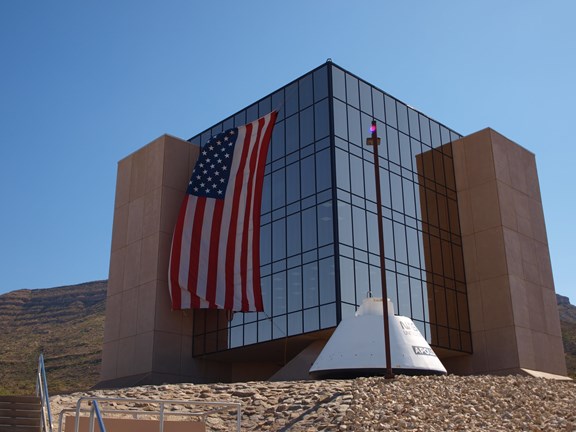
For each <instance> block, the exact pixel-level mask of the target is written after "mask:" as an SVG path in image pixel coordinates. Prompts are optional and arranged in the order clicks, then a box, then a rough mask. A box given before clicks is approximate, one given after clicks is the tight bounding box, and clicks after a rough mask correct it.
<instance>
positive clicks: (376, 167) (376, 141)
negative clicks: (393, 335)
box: [366, 120, 394, 379]
mask: <svg viewBox="0 0 576 432" xmlns="http://www.w3.org/2000/svg"><path fill="white" fill-rule="evenodd" d="M370 131H371V132H372V138H368V139H367V140H366V144H368V145H371V146H372V148H373V149H374V179H375V181H376V209H377V214H378V243H379V245H380V278H381V279H382V311H383V313H384V346H385V350H386V374H385V378H386V379H392V378H394V373H393V372H392V360H391V358H390V325H389V321H388V319H389V318H388V288H387V286H386V267H385V257H384V227H383V225H382V195H381V194H380V163H379V161H378V146H379V145H380V138H378V133H377V129H376V120H372V126H371V127H370Z"/></svg>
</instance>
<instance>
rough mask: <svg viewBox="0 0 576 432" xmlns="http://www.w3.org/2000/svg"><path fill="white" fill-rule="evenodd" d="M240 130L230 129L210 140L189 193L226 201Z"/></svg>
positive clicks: (191, 182)
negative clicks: (225, 196)
mask: <svg viewBox="0 0 576 432" xmlns="http://www.w3.org/2000/svg"><path fill="white" fill-rule="evenodd" d="M237 137H238V129H236V128H234V129H228V130H227V131H224V132H221V133H219V134H218V135H214V136H213V137H212V138H210V139H209V140H208V141H207V142H206V144H205V145H204V146H203V147H202V148H201V149H200V156H198V160H197V161H196V165H195V166H194V170H193V171H192V177H191V178H190V182H189V183H188V190H187V192H188V193H189V194H190V195H196V196H199V197H206V198H217V199H224V195H225V194H226V187H227V186H228V179H229V178H230V167H231V166H232V156H233V155H234V146H235V145H236V138H237Z"/></svg>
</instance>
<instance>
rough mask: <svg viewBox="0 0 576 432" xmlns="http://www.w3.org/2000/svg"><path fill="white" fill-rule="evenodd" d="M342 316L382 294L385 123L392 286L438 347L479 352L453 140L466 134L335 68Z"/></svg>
mask: <svg viewBox="0 0 576 432" xmlns="http://www.w3.org/2000/svg"><path fill="white" fill-rule="evenodd" d="M332 89H333V115H334V120H333V121H334V144H335V165H336V188H337V201H336V205H337V212H338V236H337V237H338V241H339V243H338V250H339V276H340V286H341V313H342V317H343V318H346V317H350V316H352V315H353V314H354V312H355V310H356V308H357V306H358V305H359V304H361V302H362V300H363V299H364V298H365V297H366V296H367V295H368V293H369V292H370V293H371V295H372V296H375V297H381V296H382V287H381V281H380V279H381V275H380V263H379V256H378V247H379V246H378V228H377V223H378V221H377V213H376V212H377V210H376V191H375V182H374V164H373V160H374V158H373V151H372V148H371V147H369V146H366V145H365V142H366V138H368V137H369V134H370V132H369V128H370V124H371V121H372V119H373V118H374V119H376V121H377V123H378V135H379V137H380V138H381V145H380V147H379V164H380V181H381V194H382V210H383V222H384V241H385V258H386V260H385V261H386V263H385V265H386V283H387V288H388V297H389V298H390V299H391V300H392V302H393V303H394V311H395V314H399V315H404V316H408V317H411V318H412V319H413V320H414V323H415V324H416V326H417V327H418V328H419V330H420V331H421V332H422V334H423V335H424V336H425V337H426V338H427V340H428V341H429V342H430V343H431V344H432V345H434V346H438V347H443V348H449V349H453V350H459V351H468V352H470V351H471V341H470V326H469V321H468V302H467V297H466V281H465V277H464V264H463V259H462V239H461V235H460V227H459V216H458V206H457V199H456V185H455V179H454V165H453V161H452V147H451V141H453V140H455V139H458V138H460V135H458V134H456V133H455V132H453V131H451V130H449V129H448V128H446V127H445V126H443V125H441V124H439V123H437V122H435V121H434V120H432V119H430V118H428V117H426V116H425V115H423V114H421V113H419V112H418V111H416V110H414V109H412V108H411V107H409V106H407V105H406V104H404V103H402V102H400V101H398V100H396V99H394V98H393V97H391V96H389V95H388V94H386V93H384V92H382V91H381V90H379V89H377V88H375V87H373V86H371V85H370V84H368V83H366V82H365V81H363V80H361V79H359V78H357V77H356V76H354V75H352V74H350V73H348V72H346V71H344V70H342V69H340V68H339V67H337V66H335V65H333V66H332Z"/></svg>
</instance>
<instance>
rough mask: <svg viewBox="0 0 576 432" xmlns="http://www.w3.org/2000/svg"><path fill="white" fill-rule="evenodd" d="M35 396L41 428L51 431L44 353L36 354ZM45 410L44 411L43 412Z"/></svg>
mask: <svg viewBox="0 0 576 432" xmlns="http://www.w3.org/2000/svg"><path fill="white" fill-rule="evenodd" d="M36 396H37V397H39V398H40V404H41V417H42V429H43V430H44V431H45V432H52V412H51V411H50V395H49V394H48V380H47V379H46V368H45V367H44V354H42V353H40V356H38V373H37V374H36ZM44 410H46V413H44Z"/></svg>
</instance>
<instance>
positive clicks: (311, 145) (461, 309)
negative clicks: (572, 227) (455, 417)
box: [190, 63, 472, 355]
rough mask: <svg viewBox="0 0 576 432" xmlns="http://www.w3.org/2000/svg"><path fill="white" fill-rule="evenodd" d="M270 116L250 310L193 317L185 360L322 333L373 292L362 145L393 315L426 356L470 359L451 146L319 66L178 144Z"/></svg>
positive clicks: (405, 112) (376, 279)
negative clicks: (258, 308) (256, 281)
mask: <svg viewBox="0 0 576 432" xmlns="http://www.w3.org/2000/svg"><path fill="white" fill-rule="evenodd" d="M270 109H277V110H278V111H279V116H278V119H277V122H276V126H275V128H274V132H273V135H272V140H271V144H270V150H269V154H268V159H267V163H266V175H265V177H264V185H263V191H262V205H261V230H260V260H261V262H260V264H261V269H260V270H261V275H262V277H261V287H262V295H263V302H264V311H263V312H260V313H235V314H234V316H233V319H232V320H231V321H228V317H227V316H226V314H224V313H222V312H218V311H203V312H202V313H195V320H194V337H193V353H194V355H204V354H209V353H212V352H218V351H222V350H226V349H229V348H234V347H242V346H246V345H250V344H255V343H261V342H267V341H270V340H274V339H279V338H285V337H287V336H290V337H298V335H301V334H303V333H309V332H316V331H318V330H323V329H329V328H332V327H334V326H336V325H337V324H338V322H339V321H340V320H341V319H343V318H346V317H350V316H353V314H354V312H355V310H356V308H357V307H358V306H359V304H360V303H361V302H362V300H363V299H364V298H365V297H366V296H367V295H368V293H369V292H370V293H371V294H372V295H373V296H381V295H382V286H381V285H382V284H381V281H380V268H379V266H380V262H379V258H378V254H379V250H378V248H379V246H378V236H377V215H376V210H377V209H376V189H375V185H374V161H373V149H372V148H370V147H367V146H366V145H365V140H366V138H367V137H368V136H369V131H368V127H369V125H370V122H371V120H372V118H373V117H374V118H375V119H376V120H377V122H378V134H379V136H380V138H381V145H380V147H379V156H380V160H379V164H380V182H381V184H380V186H381V199H382V214H383V226H384V243H385V248H384V249H385V250H384V256H385V258H386V260H385V261H386V281H387V288H388V296H389V298H390V299H391V300H392V302H393V303H394V310H395V313H398V314H401V315H405V316H409V317H411V318H412V319H413V320H414V322H415V324H416V326H417V327H418V328H419V329H420V331H421V332H422V334H423V335H424V336H425V337H426V339H427V340H428V341H429V342H430V343H431V344H432V345H433V346H437V347H442V348H446V349H451V350H456V351H468V352H470V351H471V348H472V347H471V339H470V324H469V316H468V303H467V295H466V280H465V273H464V264H463V258H462V247H461V244H462V242H461V234H460V226H459V216H458V205H457V201H456V191H455V189H456V188H455V178H454V168H453V161H452V150H451V141H452V140H455V139H458V138H460V136H459V135H458V134H457V133H456V132H454V131H451V130H450V129H448V128H447V127H445V126H443V125H441V124H439V123H437V122H436V121H433V120H431V119H430V118H428V117H427V116H425V115H424V114H422V113H419V112H418V111H416V110H414V109H413V108H410V107H408V106H407V105H406V104H404V103H402V102H400V101H398V100H397V99H395V98H393V97H392V96H390V95H388V94H386V93H385V92H383V91H381V90H380V89H377V88H375V87H374V86H372V85H370V84H369V83H367V82H365V81H363V80H362V79H360V78H358V77H356V76H354V75H352V74H350V73H348V72H346V71H344V70H343V69H341V68H339V67H337V66H336V65H334V64H332V63H327V64H325V65H323V66H321V67H319V68H317V69H316V70H314V71H312V72H310V73H308V74H306V75H305V76H303V77H300V78H299V79H297V80H295V81H294V82H292V83H290V84H288V85H287V86H286V87H284V88H282V89H280V90H278V91H276V92H274V93H273V94H271V95H269V96H267V97H265V98H263V99H262V100H260V101H258V102H256V103H254V104H252V105H251V106H249V107H248V108H246V109H244V110H242V111H240V112H238V113H237V114H235V115H233V116H231V117H229V118H228V119H225V120H224V121H222V122H220V123H218V124H217V125H215V126H213V127H212V128H210V129H208V130H207V131H205V132H203V133H200V134H198V135H197V136H195V137H194V138H192V139H191V140H190V141H193V142H196V143H200V142H204V141H205V140H206V139H207V138H208V137H209V136H210V135H211V134H213V133H214V132H215V131H221V130H223V129H225V128H228V127H231V126H233V125H235V126H239V125H242V124H244V123H246V121H250V120H253V119H255V118H256V117H257V116H261V115H265V114H266V113H267V112H268V111H269V110H270Z"/></svg>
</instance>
